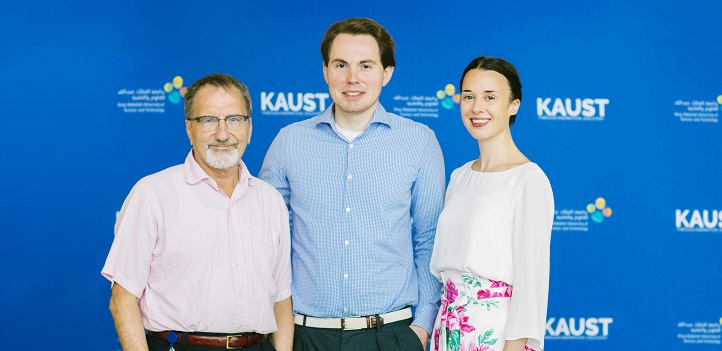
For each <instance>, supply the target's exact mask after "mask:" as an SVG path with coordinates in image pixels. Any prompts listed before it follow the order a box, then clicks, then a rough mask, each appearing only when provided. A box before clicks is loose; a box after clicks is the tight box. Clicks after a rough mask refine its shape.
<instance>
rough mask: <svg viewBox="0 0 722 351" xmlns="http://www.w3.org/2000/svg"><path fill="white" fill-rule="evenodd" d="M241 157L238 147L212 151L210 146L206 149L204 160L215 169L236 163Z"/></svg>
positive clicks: (232, 165)
mask: <svg viewBox="0 0 722 351" xmlns="http://www.w3.org/2000/svg"><path fill="white" fill-rule="evenodd" d="M240 158H241V155H240V153H239V152H238V148H234V149H231V150H227V151H220V150H218V151H213V150H211V148H210V147H209V148H207V149H206V162H208V165H210V166H211V167H213V168H215V169H226V168H231V167H234V166H237V165H238V160H239V159H240Z"/></svg>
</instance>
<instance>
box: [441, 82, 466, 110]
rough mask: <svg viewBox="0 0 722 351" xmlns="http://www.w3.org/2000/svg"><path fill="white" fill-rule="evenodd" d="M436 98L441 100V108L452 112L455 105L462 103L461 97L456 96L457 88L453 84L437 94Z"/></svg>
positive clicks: (447, 85)
mask: <svg viewBox="0 0 722 351" xmlns="http://www.w3.org/2000/svg"><path fill="white" fill-rule="evenodd" d="M436 97H437V98H439V100H441V107H443V108H445V109H447V110H451V109H452V108H454V104H455V103H456V104H458V103H459V101H461V95H459V94H456V88H455V87H454V85H453V84H446V87H444V90H439V91H437V92H436Z"/></svg>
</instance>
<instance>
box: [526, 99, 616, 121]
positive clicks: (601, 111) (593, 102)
mask: <svg viewBox="0 0 722 351" xmlns="http://www.w3.org/2000/svg"><path fill="white" fill-rule="evenodd" d="M607 105H609V99H600V98H594V99H592V98H586V99H580V98H577V99H569V98H566V99H562V98H556V99H552V98H537V99H536V111H537V116H539V119H543V120H560V121H603V120H604V116H606V107H607Z"/></svg>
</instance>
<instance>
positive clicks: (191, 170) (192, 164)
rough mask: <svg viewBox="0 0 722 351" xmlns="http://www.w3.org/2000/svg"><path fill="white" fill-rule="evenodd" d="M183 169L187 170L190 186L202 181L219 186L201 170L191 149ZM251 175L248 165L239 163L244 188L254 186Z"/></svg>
mask: <svg viewBox="0 0 722 351" xmlns="http://www.w3.org/2000/svg"><path fill="white" fill-rule="evenodd" d="M183 168H184V170H185V174H186V182H187V183H188V184H197V183H199V182H201V181H206V182H208V183H210V184H213V186H217V185H216V182H215V181H214V180H213V178H211V177H210V176H209V175H208V174H207V173H206V171H204V170H203V168H201V166H200V165H199V164H198V162H196V159H195V158H194V157H193V150H192V149H191V151H190V152H188V156H186V161H185V163H184V164H183ZM251 178H253V176H251V173H250V172H248V167H246V164H245V163H243V160H239V161H238V184H241V185H242V186H246V184H247V185H249V186H253V182H251Z"/></svg>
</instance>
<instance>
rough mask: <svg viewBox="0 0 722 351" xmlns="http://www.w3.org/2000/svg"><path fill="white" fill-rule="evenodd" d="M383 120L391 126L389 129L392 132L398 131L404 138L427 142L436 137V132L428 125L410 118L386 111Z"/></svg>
mask: <svg viewBox="0 0 722 351" xmlns="http://www.w3.org/2000/svg"><path fill="white" fill-rule="evenodd" d="M385 122H386V123H387V124H388V125H389V127H391V128H389V130H390V131H391V132H392V133H399V134H401V135H402V136H403V137H404V138H406V140H418V141H419V142H428V141H429V140H431V139H435V138H436V134H435V133H434V131H433V130H432V129H431V128H429V126H427V125H426V124H423V123H421V122H418V121H414V120H412V119H410V118H406V117H402V116H399V115H397V114H394V113H389V112H387V113H386V116H385Z"/></svg>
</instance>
